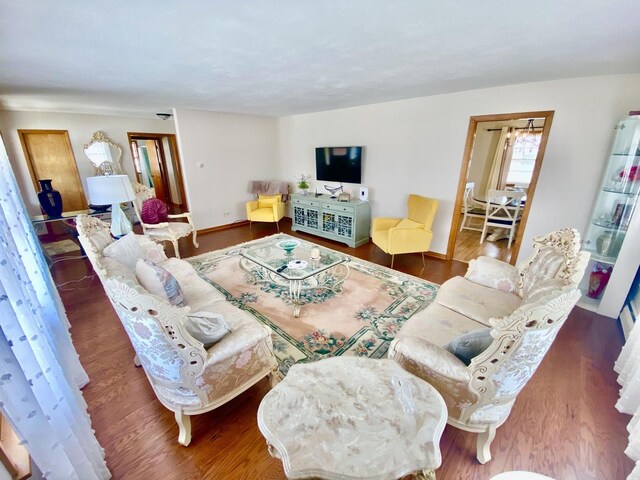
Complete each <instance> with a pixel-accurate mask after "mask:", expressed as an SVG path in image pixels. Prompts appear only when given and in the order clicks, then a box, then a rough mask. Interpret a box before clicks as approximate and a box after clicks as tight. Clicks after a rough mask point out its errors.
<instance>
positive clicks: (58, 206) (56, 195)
mask: <svg viewBox="0 0 640 480" xmlns="http://www.w3.org/2000/svg"><path fill="white" fill-rule="evenodd" d="M52 181H53V180H52V179H50V178H48V179H44V180H38V182H39V183H40V188H41V190H40V191H39V192H38V201H39V202H40V207H42V210H43V211H44V212H45V213H46V214H47V215H49V216H50V217H59V216H60V215H62V195H60V192H59V191H57V190H55V189H54V188H53V187H52V186H51V182H52Z"/></svg>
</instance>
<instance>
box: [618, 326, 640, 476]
mask: <svg viewBox="0 0 640 480" xmlns="http://www.w3.org/2000/svg"><path fill="white" fill-rule="evenodd" d="M614 369H615V371H616V372H617V373H618V383H619V384H620V385H622V388H621V389H620V399H619V400H618V403H616V408H617V409H618V410H619V411H620V412H622V413H628V414H629V415H633V417H632V418H631V421H630V422H629V425H628V426H627V430H628V431H629V446H628V447H627V449H626V450H625V451H624V453H626V454H627V456H628V457H629V458H631V459H632V460H633V461H635V462H636V466H635V468H634V469H633V471H632V472H631V475H629V477H627V478H628V479H629V480H640V327H639V326H638V322H636V324H635V325H634V327H633V330H631V334H630V335H629V338H628V339H627V343H625V345H624V347H623V348H622V352H621V353H620V357H618V360H617V361H616V364H615V367H614Z"/></svg>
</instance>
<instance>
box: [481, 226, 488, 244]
mask: <svg viewBox="0 0 640 480" xmlns="http://www.w3.org/2000/svg"><path fill="white" fill-rule="evenodd" d="M486 234H487V224H486V223H485V224H484V226H483V227H482V233H481V234H480V245H482V243H483V242H484V237H485V235H486Z"/></svg>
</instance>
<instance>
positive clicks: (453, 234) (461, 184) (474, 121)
mask: <svg viewBox="0 0 640 480" xmlns="http://www.w3.org/2000/svg"><path fill="white" fill-rule="evenodd" d="M554 113H555V110H543V111H539V112H516V113H498V114H493V115H473V116H471V117H470V118H469V129H468V130H467V140H466V143H465V146H464V154H463V156H462V166H461V168H460V179H459V180H458V191H457V194H456V202H455V204H454V207H453V215H452V218H451V230H450V232H449V243H448V245H447V254H446V259H447V260H450V259H452V258H453V253H454V250H455V247H456V239H457V238H458V233H459V232H458V228H459V227H460V209H461V208H462V201H463V197H464V189H465V185H466V183H467V176H468V175H469V165H470V164H471V155H472V153H473V144H474V143H475V138H476V130H477V128H478V123H481V122H499V121H506V120H523V119H525V120H526V119H529V118H544V125H543V127H542V137H541V138H540V146H539V147H538V154H537V155H536V163H535V165H534V167H533V173H532V174H531V183H529V189H528V190H527V202H526V203H525V205H524V208H523V209H522V217H521V219H520V226H519V227H518V230H517V233H516V238H515V241H514V244H513V246H512V248H511V260H510V263H511V264H512V265H515V263H516V259H517V258H518V253H519V252H520V244H521V243H522V236H523V234H524V230H525V227H526V225H527V220H528V219H529V211H530V210H531V205H532V204H533V198H534V196H535V191H536V187H537V185H538V177H539V175H540V168H541V167H542V161H543V160H544V153H545V151H546V149H547V142H548V140H549V132H550V131H551V124H552V123H553V115H554Z"/></svg>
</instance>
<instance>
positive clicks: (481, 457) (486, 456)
mask: <svg viewBox="0 0 640 480" xmlns="http://www.w3.org/2000/svg"><path fill="white" fill-rule="evenodd" d="M495 436H496V427H495V426H494V425H490V426H489V427H487V429H486V430H485V431H484V432H482V433H479V434H478V444H477V452H476V456H477V458H478V461H479V462H480V463H482V464H483V465H484V464H485V463H487V462H488V461H489V460H491V442H493V439H494V438H495Z"/></svg>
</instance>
